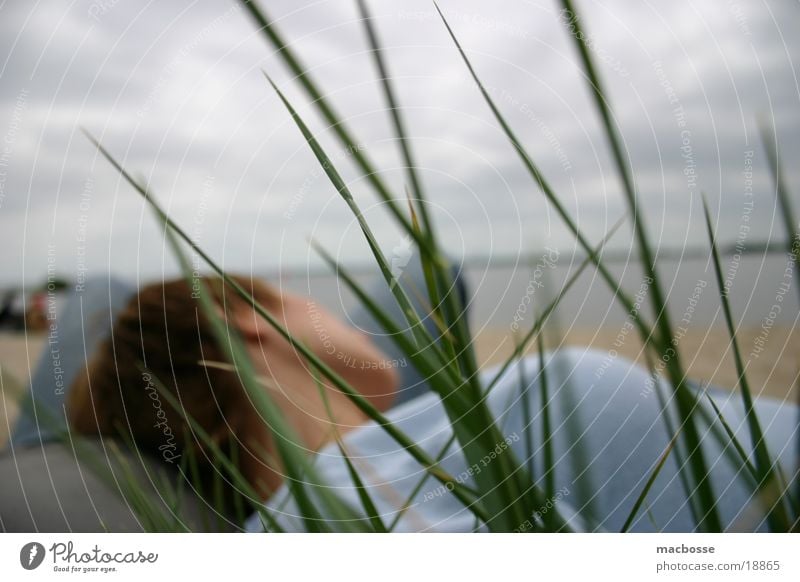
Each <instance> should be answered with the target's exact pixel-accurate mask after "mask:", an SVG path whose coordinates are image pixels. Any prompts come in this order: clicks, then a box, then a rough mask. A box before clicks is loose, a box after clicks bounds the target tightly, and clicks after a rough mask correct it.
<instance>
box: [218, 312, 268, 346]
mask: <svg viewBox="0 0 800 582" xmlns="http://www.w3.org/2000/svg"><path fill="white" fill-rule="evenodd" d="M219 313H220V315H222V316H224V315H225V314H224V313H223V311H222V307H219ZM226 319H227V321H228V324H229V325H232V326H233V327H235V328H236V330H237V331H238V332H239V334H240V335H241V336H242V339H244V340H245V341H248V342H249V341H259V342H261V343H263V342H264V341H265V340H266V337H267V333H266V328H265V326H267V325H269V324H268V323H267V322H266V321H263V320H262V319H261V317H260V316H259V315H258V314H257V313H255V312H254V311H253V309H251V308H250V307H249V306H248V305H243V304H239V303H237V304H236V305H235V306H231V307H230V308H229V310H228V316H227V318H226Z"/></svg>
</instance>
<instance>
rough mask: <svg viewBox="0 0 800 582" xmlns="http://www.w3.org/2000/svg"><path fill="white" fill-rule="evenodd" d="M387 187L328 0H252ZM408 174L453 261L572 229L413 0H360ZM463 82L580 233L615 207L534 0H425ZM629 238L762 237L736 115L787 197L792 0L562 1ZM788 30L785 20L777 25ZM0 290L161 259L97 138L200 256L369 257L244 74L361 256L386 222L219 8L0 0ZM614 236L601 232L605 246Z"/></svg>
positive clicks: (516, 250)
mask: <svg viewBox="0 0 800 582" xmlns="http://www.w3.org/2000/svg"><path fill="white" fill-rule="evenodd" d="M260 5H261V6H263V7H265V8H266V9H267V12H268V14H269V16H270V17H271V18H272V19H273V20H274V21H275V22H276V23H277V26H278V27H279V29H280V30H281V31H282V33H283V35H284V38H285V39H286V40H287V42H288V43H289V44H290V45H291V46H292V48H293V49H294V50H296V51H297V53H298V54H299V55H300V57H301V59H302V61H303V63H304V64H305V66H306V67H307V68H308V69H309V70H310V71H311V75H313V77H314V78H315V79H316V81H317V82H318V84H319V85H320V86H321V87H322V88H323V90H324V92H325V94H326V95H327V97H328V98H329V99H330V100H331V102H332V103H333V104H334V105H335V108H336V109H337V111H338V112H340V114H341V115H342V117H343V118H344V119H345V120H346V122H347V124H348V125H349V127H350V128H351V129H352V131H353V133H354V135H356V136H357V139H358V147H359V148H360V149H361V150H362V151H364V152H366V153H367V154H368V155H369V157H370V158H371V159H373V160H374V161H375V163H376V165H377V166H378V167H379V168H380V171H381V174H382V176H383V178H384V179H385V181H386V183H387V184H388V185H389V187H390V188H391V189H392V191H393V192H394V193H395V194H396V195H397V196H398V197H399V198H402V197H403V196H404V194H403V192H404V186H405V183H406V177H405V174H404V172H403V169H402V163H401V158H400V156H399V154H398V144H397V141H396V140H395V139H394V138H393V131H392V128H391V125H390V118H389V116H388V114H387V111H386V108H385V104H384V101H383V99H382V95H381V87H380V83H379V81H378V77H377V74H376V72H375V68H374V65H373V62H372V58H371V55H370V53H369V50H368V43H367V39H366V36H365V32H364V27H363V23H362V22H361V21H360V18H359V14H358V11H357V8H356V3H355V2H352V1H347V2H342V1H319V2H289V1H284V0H278V1H273V0H270V1H269V2H264V1H262V2H261V3H260ZM369 7H370V9H371V12H372V17H373V22H374V25H375V26H376V29H377V32H378V34H379V37H380V39H381V42H382V45H383V46H384V47H385V51H384V58H385V59H386V62H387V65H388V68H389V72H390V76H391V78H392V81H393V85H394V88H395V90H396V93H397V95H398V98H399V102H400V105H401V110H402V114H403V116H404V120H405V122H406V126H407V128H408V133H409V139H410V143H411V145H412V148H413V151H414V155H415V158H416V161H417V164H418V166H419V173H420V176H421V179H422V181H423V184H424V188H425V191H426V192H427V194H428V198H429V201H430V204H431V210H432V213H433V214H434V216H435V220H436V223H437V225H438V227H439V231H440V235H439V238H440V240H442V242H443V244H444V246H445V247H446V248H447V250H448V251H449V252H450V253H452V254H453V255H454V256H457V257H461V256H465V257H468V258H469V257H480V258H486V257H493V258H496V259H507V258H509V257H515V256H518V255H520V254H529V253H535V252H537V251H539V250H540V249H542V248H544V247H545V246H550V247H554V248H559V249H562V250H564V249H571V248H572V245H573V241H572V237H571V236H570V234H569V232H568V231H567V230H566V229H565V228H564V227H563V225H562V223H561V221H560V219H559V217H558V215H557V214H556V213H555V212H554V209H553V208H552V207H551V206H550V205H549V204H547V203H546V201H545V199H544V197H543V196H542V194H541V192H540V191H539V190H538V188H537V187H536V184H535V183H534V182H532V181H531V179H530V177H529V176H528V174H527V173H526V171H525V168H524V167H523V165H522V164H521V163H520V160H519V159H518V157H517V156H516V153H515V152H514V150H513V149H512V147H511V146H510V144H509V142H508V140H507V139H506V137H505V136H504V134H503V133H502V131H501V130H500V129H499V128H498V126H497V123H496V122H495V120H494V118H493V117H492V115H491V112H490V111H489V109H488V108H487V106H486V104H485V103H484V102H483V100H482V98H481V96H480V93H479V91H478V89H477V87H476V85H475V84H474V83H473V82H472V80H471V79H470V78H469V75H468V72H467V71H466V69H465V67H464V64H463V62H462V61H461V60H460V57H459V55H458V52H457V51H456V49H455V47H454V45H453V43H452V41H451V40H450V38H449V36H448V35H447V32H446V30H445V28H444V26H443V24H442V22H441V20H440V19H439V17H438V15H437V14H436V12H435V9H434V6H433V4H432V3H431V2H429V1H424V2H422V1H416V0H412V1H408V2H387V1H374V0H373V1H370V2H369ZM440 7H441V9H442V11H443V12H444V14H445V16H446V17H447V18H448V20H449V22H450V24H451V26H452V27H453V29H454V32H455V34H456V35H457V36H458V38H459V40H460V42H461V43H462V45H463V47H464V48H465V50H466V51H467V53H468V54H469V56H470V58H471V60H472V62H473V65H474V66H475V68H476V71H477V72H478V74H479V76H480V77H481V79H482V80H483V82H484V84H485V85H486V86H487V88H489V90H490V91H491V93H492V94H493V96H494V97H495V99H496V102H497V104H498V106H499V107H500V108H501V110H502V112H503V114H504V115H505V116H506V117H507V119H508V120H509V121H510V122H511V125H512V126H513V127H514V129H515V131H516V133H517V135H518V137H519V139H520V140H521V141H522V142H523V143H524V144H525V147H526V148H527V149H528V152H529V153H530V154H531V156H532V157H533V158H534V160H535V161H536V162H537V164H538V165H539V166H540V167H541V169H542V171H543V173H544V175H545V176H546V177H547V178H548V180H549V181H550V183H551V184H552V185H553V187H554V189H555V190H556V192H558V193H559V194H560V196H561V199H562V201H563V204H564V206H565V207H566V208H567V210H568V211H569V212H570V213H571V214H572V216H574V217H575V219H576V221H577V222H578V224H579V226H580V227H581V228H582V229H584V230H585V232H586V233H587V236H588V237H589V238H590V239H591V240H593V241H597V240H599V239H600V237H602V235H603V234H604V233H605V232H606V231H607V230H608V229H609V228H610V227H611V225H612V224H613V223H614V222H616V220H617V219H618V218H619V217H620V216H621V215H623V214H624V213H625V212H626V206H625V203H624V197H623V194H622V192H621V190H620V182H619V180H618V179H617V176H616V173H615V172H614V166H613V164H612V160H611V158H610V156H609V153H608V152H609V148H608V144H607V142H606V140H605V138H604V135H603V133H602V131H601V126H600V124H599V120H598V116H597V113H596V111H595V109H594V107H593V105H592V102H591V100H590V94H589V92H588V90H587V86H586V83H585V80H584V79H583V77H582V74H581V70H580V65H579V62H578V60H577V53H576V51H575V47H574V46H573V45H572V43H571V42H570V39H569V36H568V32H567V30H566V28H565V27H564V26H563V25H562V24H561V23H560V22H559V7H558V4H557V3H556V2H553V1H530V2H528V1H518V0H517V1H508V2H503V3H494V4H491V5H490V4H487V3H485V2H478V1H465V2H455V1H453V0H442V1H441V2H440ZM577 7H578V9H579V11H580V14H581V17H582V23H583V25H584V28H585V30H586V32H587V33H588V35H589V42H590V44H591V48H592V50H591V53H592V55H593V57H594V58H595V61H596V63H597V64H598V68H599V71H600V74H601V75H602V79H603V82H604V84H605V87H606V89H607V91H608V95H609V98H610V102H611V104H612V107H613V110H614V113H615V121H616V123H617V124H618V127H619V131H620V133H621V135H622V138H623V141H624V145H625V148H626V153H627V155H628V156H629V160H630V164H631V167H632V170H633V174H634V175H635V177H636V186H637V192H638V195H639V197H640V201H641V204H642V213H643V216H644V219H645V221H646V223H647V225H648V227H649V230H650V232H651V238H652V239H653V242H654V244H655V245H657V246H659V247H660V248H665V249H670V250H675V249H680V248H683V247H692V248H694V247H698V246H703V245H706V244H707V242H706V236H705V232H704V227H703V218H702V205H701V202H700V193H701V192H705V193H706V194H707V196H708V199H709V203H710V206H711V208H712V212H713V213H714V219H715V221H716V223H717V237H718V239H719V240H720V241H722V242H725V243H733V242H736V241H737V239H741V238H742V237H744V241H745V243H749V244H755V243H761V242H764V241H770V240H771V241H782V240H785V232H784V231H783V227H782V222H781V220H780V217H779V215H778V214H777V211H776V205H775V196H774V192H773V190H772V185H771V180H770V177H769V172H768V169H767V164H766V160H765V156H764V154H763V150H762V147H761V145H760V141H759V136H758V131H757V124H756V120H757V119H758V118H761V119H764V120H766V121H767V122H768V123H772V124H774V125H775V127H776V133H777V141H778V146H779V149H780V152H781V155H782V159H783V162H784V164H785V165H784V167H783V171H784V173H785V177H786V183H787V185H788V186H789V189H790V191H792V192H793V193H794V195H793V201H794V203H795V207H796V208H800V167H798V163H797V162H798V160H797V157H798V155H800V85H799V84H798V75H797V68H796V60H797V58H798V56H800V34H798V30H797V26H798V23H800V5H798V3H797V2H792V1H789V0H782V1H778V2H769V3H767V2H765V1H758V2H742V1H736V0H730V1H724V2H717V3H707V2H694V1H689V2H680V3H660V2H658V3H657V2H650V1H635V2H634V1H632V0H628V1H623V2H615V3H612V4H611V5H604V4H602V3H600V2H596V1H588V0H582V1H579V2H577ZM792 23H795V24H794V25H793V24H792ZM0 46H2V51H0V55H1V58H2V60H0V63H1V64H0V79H1V82H0V102H2V109H0V110H1V111H2V118H0V140H2V144H0V232H2V233H3V237H4V243H5V246H6V248H11V252H6V253H3V254H2V255H0V286H15V285H19V284H20V282H25V283H26V284H31V285H32V284H36V283H40V282H41V281H42V280H43V279H44V277H45V276H46V274H47V272H48V266H50V267H49V268H50V269H51V270H54V271H55V272H57V273H58V274H59V275H60V276H64V277H67V278H69V279H75V277H76V276H77V275H78V274H79V273H80V274H82V275H86V274H88V275H102V274H103V273H105V272H106V271H109V270H110V271H112V272H114V273H115V274H117V275H120V276H123V277H126V278H141V279H152V278H155V277H160V276H164V275H171V274H174V273H176V272H177V267H176V263H175V261H174V260H173V259H172V257H171V256H170V255H169V252H168V251H166V250H165V245H164V240H163V234H162V233H161V231H160V230H159V228H158V227H157V225H156V224H155V221H154V220H153V217H152V214H151V213H150V212H149V211H148V210H147V209H146V208H145V206H144V204H143V203H142V200H141V199H140V198H139V197H138V196H137V195H136V194H135V192H134V191H133V190H132V189H131V188H130V187H129V186H128V185H127V184H125V183H124V181H122V180H121V179H120V177H119V175H118V174H117V173H116V172H115V171H114V170H113V168H111V167H110V166H109V164H108V163H107V162H106V161H105V160H103V159H102V158H100V157H99V156H98V155H97V152H96V151H95V149H94V148H93V147H92V145H91V144H90V143H89V141H88V140H87V139H86V137H85V136H84V135H83V134H82V133H81V132H80V128H81V127H83V128H86V129H87V130H88V131H89V132H91V133H92V134H93V135H95V136H96V137H98V138H99V139H100V140H101V141H102V142H103V143H104V144H105V145H106V146H107V147H108V149H109V150H110V151H111V152H112V153H113V154H115V155H116V156H117V157H118V159H119V160H120V161H122V163H123V164H124V166H125V167H126V168H127V169H129V170H130V171H131V172H132V173H133V174H134V175H137V176H141V177H142V178H143V179H144V180H146V181H147V183H148V184H149V185H150V186H151V188H152V189H153V191H154V193H155V195H156V196H157V197H158V199H159V200H160V201H161V203H162V204H163V205H164V206H165V207H166V208H167V209H168V211H169V212H170V214H171V215H172V216H173V217H174V219H175V220H176V221H177V222H178V223H179V224H181V225H182V226H183V227H184V228H185V229H186V230H187V231H188V232H189V233H190V235H191V236H193V238H195V240H196V241H197V242H198V243H199V244H200V245H201V246H203V247H204V248H206V249H207V250H208V251H209V252H210V254H211V255H212V256H214V257H216V258H217V259H218V260H219V261H220V262H221V263H222V264H223V265H224V266H225V267H226V268H228V269H230V270H233V271H245V272H249V271H254V272H258V273H265V272H271V271H274V270H276V269H288V270H302V269H304V268H306V267H313V268H315V267H316V266H318V265H319V264H320V263H319V260H318V258H317V257H316V256H315V255H314V253H313V251H312V250H311V249H310V247H309V244H308V240H309V239H312V238H313V239H314V240H317V241H319V242H320V244H322V245H323V246H324V247H325V248H326V249H327V250H328V251H329V252H330V253H331V254H333V255H334V256H335V257H337V258H338V259H339V260H340V261H342V262H343V263H346V264H360V263H364V262H366V261H369V251H368V249H367V247H366V244H365V243H364V240H363V236H361V233H360V232H359V229H358V226H357V224H356V222H355V220H354V219H353V217H352V214H351V213H350V211H349V209H348V208H347V206H346V204H345V203H344V202H343V201H342V200H341V198H339V197H338V195H337V193H336V191H335V190H334V188H333V187H332V185H331V184H330V182H329V181H328V180H327V179H326V177H325V175H324V174H323V173H322V172H321V170H320V167H319V164H318V163H317V162H316V160H315V158H314V157H313V155H312V154H311V152H310V150H309V148H308V146H307V145H306V144H305V142H304V140H303V139H302V136H301V135H300V133H299V131H298V129H297V127H296V126H295V125H294V123H293V122H292V120H291V118H290V116H289V115H288V113H287V111H286V109H285V108H284V107H283V105H282V104H281V102H280V101H279V99H278V98H277V96H276V95H275V93H274V92H273V91H272V90H271V88H270V87H269V85H268V84H267V82H266V81H265V79H264V77H263V75H262V70H263V71H265V72H267V73H268V74H269V75H270V76H271V77H272V78H274V80H275V82H276V83H277V84H278V86H279V87H280V88H281V90H282V91H284V92H285V93H286V95H287V97H288V98H289V100H290V101H291V102H292V103H293V104H294V105H295V106H296V108H297V109H298V111H299V113H300V115H301V116H302V117H303V118H304V119H305V120H306V121H307V123H308V124H309V126H310V127H311V129H312V131H314V132H315V134H316V135H317V136H318V138H319V139H320V141H321V143H322V145H323V147H324V148H325V149H326V151H328V152H329V154H330V156H331V158H332V159H333V160H334V163H335V164H336V166H337V168H338V169H339V170H340V171H341V173H342V175H343V177H344V179H345V180H346V181H347V183H348V185H349V187H350V188H351V189H352V192H353V194H354V196H355V198H356V200H357V201H358V203H359V204H360V205H361V206H362V208H363V211H364V214H365V215H366V218H367V220H368V221H369V222H370V224H372V225H373V227H374V230H375V232H376V234H377V236H378V240H379V243H380V245H381V247H382V249H383V250H384V253H385V254H386V255H387V256H391V255H392V253H393V252H396V250H395V249H397V248H402V246H403V244H404V243H403V237H402V235H401V233H400V231H399V230H398V229H397V228H396V227H395V226H394V225H393V223H392V221H391V218H390V217H389V216H388V214H387V212H386V211H385V208H383V207H382V206H381V204H380V203H379V202H378V199H377V198H376V197H375V195H374V194H373V193H372V191H371V190H370V188H369V186H368V184H367V183H366V182H365V180H364V178H363V176H361V175H360V173H359V172H358V171H357V168H356V167H355V166H354V165H353V164H352V161H351V160H349V159H348V157H349V156H348V154H347V152H346V151H345V148H344V147H343V146H342V145H341V144H340V143H339V142H337V141H336V139H335V138H334V136H333V135H332V132H331V131H330V130H329V129H328V128H326V124H325V123H324V121H323V120H322V119H321V117H319V116H318V115H317V114H316V112H315V110H314V109H313V107H312V106H311V105H310V102H309V99H308V98H307V96H306V95H305V94H304V93H303V92H302V91H301V90H300V88H299V85H298V83H297V82H296V80H293V79H292V76H291V75H290V73H289V72H288V70H287V69H286V67H285V66H284V64H283V62H282V61H281V59H280V58H279V56H277V55H276V54H275V53H274V50H273V49H272V47H271V46H269V45H268V44H267V43H266V42H265V41H264V39H263V38H262V36H261V35H260V33H259V32H258V31H257V30H256V27H255V26H254V24H253V23H252V22H251V20H250V19H249V17H248V15H247V14H246V13H245V11H244V10H242V9H241V8H240V7H239V5H238V4H236V3H234V2H230V1H220V2H218V1H204V2H169V3H167V2H161V3H157V2H154V1H150V2H144V3H136V2H130V1H126V0H93V1H85V0H81V1H74V2H55V1H54V0H48V1H39V2H11V1H6V2H0ZM630 239H631V237H630V229H629V228H626V229H623V231H622V232H620V234H619V235H618V236H617V237H615V239H614V241H613V244H612V246H614V247H615V248H621V249H624V248H626V247H627V246H628V245H629V244H630Z"/></svg>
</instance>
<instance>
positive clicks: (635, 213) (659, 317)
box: [560, 0, 722, 531]
mask: <svg viewBox="0 0 800 582" xmlns="http://www.w3.org/2000/svg"><path fill="white" fill-rule="evenodd" d="M560 3H561V6H562V7H563V12H562V21H563V22H564V23H565V25H566V26H567V28H568V31H569V33H570V37H571V38H572V40H573V44H574V45H575V47H576V48H577V49H578V53H579V55H580V59H581V62H582V64H583V70H584V73H585V75H586V79H587V82H588V83H587V84H588V86H589V89H590V92H591V95H592V98H593V100H594V103H595V106H596V107H597V111H598V113H599V114H600V118H601V120H602V124H603V128H604V130H605V131H604V133H605V136H606V138H607V140H608V143H609V146H610V147H611V153H612V158H613V160H614V163H615V165H616V167H617V173H618V174H619V177H620V180H621V181H622V185H623V192H624V193H625V197H626V200H627V202H628V207H629V210H630V212H631V216H632V217H633V231H634V235H635V236H636V240H637V246H638V250H639V254H640V257H641V263H642V267H643V269H644V272H645V274H646V275H647V276H648V277H649V278H650V280H651V284H650V291H651V295H650V296H651V298H652V301H651V302H652V304H653V311H654V313H655V316H656V320H655V323H654V329H655V330H658V336H659V338H658V339H659V340H660V341H658V342H657V344H656V345H657V353H658V354H659V356H660V357H661V358H662V359H665V361H666V364H667V365H666V369H667V374H668V376H669V379H670V381H671V383H672V386H673V390H674V391H675V400H676V404H677V408H678V411H679V414H680V416H681V417H682V419H683V422H685V423H686V425H687V426H686V427H685V429H684V430H683V431H681V433H680V434H681V435H682V438H683V440H684V441H685V444H686V449H687V451H688V456H687V460H688V462H689V467H690V471H691V474H692V479H693V485H694V486H695V487H694V488H693V489H692V490H690V491H687V495H689V496H690V497H691V496H692V495H695V494H696V495H697V498H698V501H699V503H700V505H702V507H703V512H702V515H698V514H697V513H696V512H695V519H698V520H699V525H700V527H701V528H702V529H704V530H706V531H721V529H722V522H721V521H720V518H719V512H718V511H717V507H716V498H715V495H714V491H713V489H712V487H711V482H710V481H709V479H708V465H707V463H706V460H705V455H704V454H703V449H702V448H701V447H700V434H699V431H698V429H697V425H696V418H695V416H694V412H695V408H694V406H693V402H694V401H695V399H694V397H693V396H692V394H691V391H690V390H689V388H688V386H686V382H685V375H684V373H683V366H682V365H681V361H680V354H679V353H678V351H677V350H675V349H672V346H671V341H672V339H673V337H674V335H673V333H672V325H671V324H670V321H669V313H668V311H667V303H666V297H665V295H664V292H663V290H662V289H661V283H660V279H659V277H658V273H657V272H656V262H655V255H654V253H653V251H652V249H651V248H650V239H649V237H648V234H647V229H646V226H645V224H644V221H643V219H642V216H641V214H640V212H639V204H638V200H637V197H636V193H635V190H634V184H633V179H632V178H631V174H630V171H629V168H628V163H627V161H626V159H625V156H624V155H623V153H622V145H621V140H620V137H619V135H618V133H617V129H616V126H615V124H614V123H612V117H613V115H612V112H611V106H610V104H609V102H608V99H606V96H605V95H606V93H605V91H604V90H603V87H602V84H601V82H600V77H599V75H598V74H597V72H596V68H595V66H594V62H593V61H592V57H591V55H590V54H589V48H588V46H587V44H586V39H587V37H586V35H585V34H584V33H583V31H582V29H581V24H580V18H579V16H578V13H577V12H576V11H575V8H574V7H573V5H572V2H571V0H560ZM695 492H696V493H695ZM692 507H694V505H693V506H692Z"/></svg>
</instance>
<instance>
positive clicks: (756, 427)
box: [702, 196, 790, 531]
mask: <svg viewBox="0 0 800 582" xmlns="http://www.w3.org/2000/svg"><path fill="white" fill-rule="evenodd" d="M702 199H703V213H704V216H705V223H706V232H707V234H708V239H709V244H710V245H711V257H712V259H713V263H714V273H715V275H716V279H717V285H718V287H719V293H720V301H721V303H722V311H723V313H724V315H725V325H726V327H727V328H728V335H729V336H730V338H731V341H730V345H731V348H732V351H733V361H734V364H735V365H736V374H737V376H738V379H737V382H736V384H737V386H738V388H739V392H740V393H741V395H742V404H743V406H744V415H745V420H746V422H747V426H748V428H749V429H750V442H751V444H752V446H753V453H754V456H755V467H756V470H757V471H758V475H759V478H758V483H759V486H758V488H759V490H761V489H763V488H767V487H769V488H775V487H778V488H780V489H782V487H780V483H779V481H778V475H777V474H776V473H775V469H774V466H773V462H772V459H771V457H770V454H769V451H768V450H767V442H766V440H765V439H764V432H763V430H762V429H761V423H760V422H759V420H758V415H757V414H756V411H755V407H754V405H753V395H752V392H751V390H750V383H749V382H748V381H747V371H746V369H745V364H744V361H743V359H742V354H741V350H740V349H739V342H738V340H737V339H736V325H735V323H734V321H733V313H732V311H731V306H730V301H728V291H727V289H726V287H725V282H724V278H723V275H722V266H721V265H720V260H719V251H718V250H717V241H716V236H715V234H714V227H713V225H712V224H711V214H710V213H709V210H708V202H707V201H706V198H705V196H703V197H702ZM768 518H769V520H770V526H771V527H772V528H773V530H774V531H787V530H788V528H789V525H790V524H789V518H788V516H787V515H786V512H785V507H784V505H783V503H779V504H778V505H776V506H775V508H774V509H773V510H772V511H770V513H769V516H768Z"/></svg>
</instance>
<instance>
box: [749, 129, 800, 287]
mask: <svg viewBox="0 0 800 582" xmlns="http://www.w3.org/2000/svg"><path fill="white" fill-rule="evenodd" d="M759 131H760V134H761V142H762V144H763V146H764V151H765V152H766V154H767V161H768V162H769V170H770V174H771V175H772V183H773V185H774V188H775V195H776V197H777V199H778V203H779V204H780V208H781V218H783V226H784V228H785V229H786V237H787V242H786V252H787V254H788V256H789V257H790V260H791V261H792V262H793V263H794V276H795V279H796V287H797V293H798V296H799V297H800V269H799V268H798V258H797V255H798V254H800V231H798V229H800V222H798V221H797V217H796V216H795V214H794V210H793V209H792V202H791V196H790V195H789V188H787V186H786V180H784V177H783V172H782V171H781V159H780V156H778V150H777V143H778V142H777V138H776V137H775V132H774V131H773V130H772V128H771V127H770V126H769V125H768V124H767V123H766V122H764V121H762V122H761V123H759Z"/></svg>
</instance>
